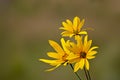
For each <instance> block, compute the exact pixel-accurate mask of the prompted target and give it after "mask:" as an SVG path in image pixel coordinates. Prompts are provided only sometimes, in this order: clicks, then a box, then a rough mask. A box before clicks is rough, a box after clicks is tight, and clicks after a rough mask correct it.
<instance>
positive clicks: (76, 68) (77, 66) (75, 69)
mask: <svg viewBox="0 0 120 80" xmlns="http://www.w3.org/2000/svg"><path fill="white" fill-rule="evenodd" d="M79 63H80V62H77V63H76V64H75V66H74V72H76V71H78V69H79V68H80V64H79Z"/></svg>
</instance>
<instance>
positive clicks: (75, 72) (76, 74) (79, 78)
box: [70, 64, 81, 80]
mask: <svg viewBox="0 0 120 80" xmlns="http://www.w3.org/2000/svg"><path fill="white" fill-rule="evenodd" d="M70 67H71V68H72V69H73V70H74V68H73V66H72V64H70ZM74 73H75V75H76V76H77V77H78V78H79V80H81V78H80V76H79V75H78V73H77V72H74Z"/></svg>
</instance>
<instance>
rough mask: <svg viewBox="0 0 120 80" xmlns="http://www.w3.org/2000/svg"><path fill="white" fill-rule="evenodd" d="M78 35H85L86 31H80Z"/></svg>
mask: <svg viewBox="0 0 120 80" xmlns="http://www.w3.org/2000/svg"><path fill="white" fill-rule="evenodd" d="M78 34H87V32H86V31H80V32H79V33H78Z"/></svg>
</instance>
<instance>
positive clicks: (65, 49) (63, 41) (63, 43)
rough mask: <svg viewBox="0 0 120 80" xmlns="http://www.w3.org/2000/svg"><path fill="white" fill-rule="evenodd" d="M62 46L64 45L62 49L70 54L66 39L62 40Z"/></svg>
mask: <svg viewBox="0 0 120 80" xmlns="http://www.w3.org/2000/svg"><path fill="white" fill-rule="evenodd" d="M61 44H62V47H63V49H64V51H65V52H66V53H69V52H70V51H69V50H68V49H67V48H66V43H65V40H64V38H61Z"/></svg>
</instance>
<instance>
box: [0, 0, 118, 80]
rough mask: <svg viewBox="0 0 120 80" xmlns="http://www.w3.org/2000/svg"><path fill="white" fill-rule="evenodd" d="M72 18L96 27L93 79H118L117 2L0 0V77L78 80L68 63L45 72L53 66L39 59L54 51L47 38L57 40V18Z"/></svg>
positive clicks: (4, 79) (91, 33)
mask: <svg viewBox="0 0 120 80" xmlns="http://www.w3.org/2000/svg"><path fill="white" fill-rule="evenodd" d="M75 16H78V17H80V18H81V19H82V18H85V20H86V21H85V25H84V28H86V27H92V28H94V29H95V30H94V31H89V39H93V44H94V45H98V46H99V49H98V54H97V55H96V58H95V59H93V60H90V72H91V76H92V80H120V47H119V45H120V42H119V41H120V36H119V35H120V0H0V80H77V79H78V78H77V77H76V75H75V74H74V73H73V72H72V70H71V68H70V67H69V66H67V67H63V66H61V67H59V68H57V69H56V70H54V71H52V72H45V71H44V70H45V69H48V68H51V66H49V65H48V64H45V63H42V62H39V61H38V59H39V58H48V57H47V55H46V52H48V51H53V49H52V48H51V47H50V45H49V44H48V40H49V39H52V40H55V41H58V42H59V39H60V37H61V35H60V33H61V31H60V30H58V28H59V27H60V26H61V22H62V21H65V20H66V19H71V20H72V19H73V18H74V17H75ZM79 74H80V75H81V76H82V78H85V77H84V76H83V75H84V72H83V71H79ZM84 80H85V79H84Z"/></svg>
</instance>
